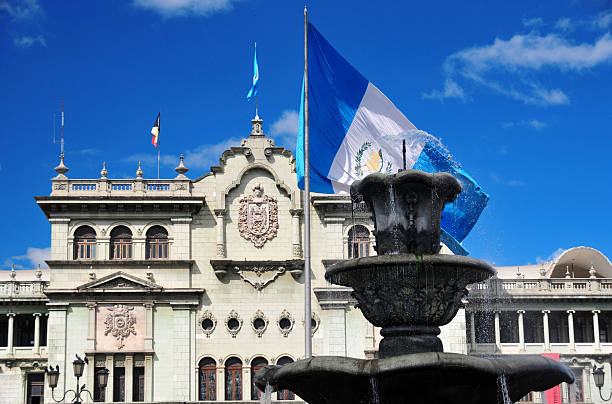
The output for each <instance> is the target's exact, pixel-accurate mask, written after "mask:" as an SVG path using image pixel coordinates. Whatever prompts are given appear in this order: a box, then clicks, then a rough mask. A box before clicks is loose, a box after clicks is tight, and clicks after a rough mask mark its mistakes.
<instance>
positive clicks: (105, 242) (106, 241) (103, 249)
mask: <svg viewBox="0 0 612 404" xmlns="http://www.w3.org/2000/svg"><path fill="white" fill-rule="evenodd" d="M95 257H96V259H97V260H109V259H110V238H108V237H98V239H97V240H96V254H95Z"/></svg>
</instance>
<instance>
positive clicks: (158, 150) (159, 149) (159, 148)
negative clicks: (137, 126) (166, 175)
mask: <svg viewBox="0 0 612 404" xmlns="http://www.w3.org/2000/svg"><path fill="white" fill-rule="evenodd" d="M160 135H161V110H160V111H159V126H158V127H157V179H159V155H160V154H161V146H160V144H159V138H160Z"/></svg>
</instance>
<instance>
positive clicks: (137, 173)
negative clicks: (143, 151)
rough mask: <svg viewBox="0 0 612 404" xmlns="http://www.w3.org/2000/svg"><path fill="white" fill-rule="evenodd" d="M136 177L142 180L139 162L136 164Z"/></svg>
mask: <svg viewBox="0 0 612 404" xmlns="http://www.w3.org/2000/svg"><path fill="white" fill-rule="evenodd" d="M136 177H138V178H142V168H140V161H139V162H138V170H136Z"/></svg>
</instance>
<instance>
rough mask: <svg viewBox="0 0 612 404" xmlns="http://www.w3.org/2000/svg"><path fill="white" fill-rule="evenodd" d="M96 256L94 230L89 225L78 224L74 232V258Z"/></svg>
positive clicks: (82, 258)
mask: <svg viewBox="0 0 612 404" xmlns="http://www.w3.org/2000/svg"><path fill="white" fill-rule="evenodd" d="M94 258H96V231H95V230H94V229H93V228H92V227H90V226H80V227H79V228H78V229H76V231H75V232H74V259H75V260H92V259H94Z"/></svg>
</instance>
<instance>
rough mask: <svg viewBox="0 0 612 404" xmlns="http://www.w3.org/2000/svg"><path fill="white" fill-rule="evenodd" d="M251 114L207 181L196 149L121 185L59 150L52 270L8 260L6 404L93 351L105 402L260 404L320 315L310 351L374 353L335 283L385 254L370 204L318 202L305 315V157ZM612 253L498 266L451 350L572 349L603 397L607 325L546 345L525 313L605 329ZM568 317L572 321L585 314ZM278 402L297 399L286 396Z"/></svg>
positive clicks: (1, 285)
mask: <svg viewBox="0 0 612 404" xmlns="http://www.w3.org/2000/svg"><path fill="white" fill-rule="evenodd" d="M251 125H252V129H251V133H250V135H249V136H248V137H247V138H246V139H244V140H243V141H242V142H241V144H240V145H236V146H235V147H231V148H230V149H228V150H226V151H225V152H223V154H222V155H221V157H220V160H219V164H218V165H217V166H214V167H212V168H211V171H210V172H208V173H206V174H204V175H201V176H199V177H197V178H193V179H190V178H188V177H187V172H188V169H187V167H185V166H184V164H183V161H182V158H181V160H180V163H179V165H178V167H177V168H176V171H177V176H176V177H175V178H174V179H170V180H161V179H159V180H157V179H145V178H144V175H143V172H142V170H141V169H140V167H139V168H138V170H137V172H136V177H135V178H134V179H127V180H126V179H122V180H116V179H110V178H109V177H108V172H107V170H106V167H104V168H103V170H102V171H101V173H100V178H97V179H86V180H79V179H69V178H68V177H67V176H66V173H67V171H68V169H67V167H66V166H65V165H64V162H63V158H62V161H61V163H60V165H59V166H58V167H56V171H57V172H58V175H57V176H56V177H55V178H53V179H52V181H51V183H52V191H51V194H50V195H49V196H39V197H36V201H37V203H38V205H39V206H40V208H41V209H42V211H43V212H44V214H45V215H46V217H47V218H48V220H49V222H50V224H51V259H50V260H49V261H47V263H48V265H49V269H39V270H19V271H0V402H2V403H4V402H6V403H28V404H30V403H39V402H52V399H51V390H50V389H49V388H48V386H47V385H46V381H45V379H44V377H43V376H44V369H45V367H47V366H49V365H52V366H54V367H55V366H56V365H59V367H60V371H61V374H60V379H59V384H58V388H57V389H56V392H55V394H56V398H57V397H58V393H59V391H61V392H63V391H64V389H68V388H73V386H75V383H76V380H75V378H74V375H73V374H72V369H71V363H72V360H73V359H74V355H75V354H79V355H81V356H84V357H85V358H87V362H88V364H87V365H86V367H85V373H84V375H83V379H82V380H81V382H84V383H85V384H86V385H87V387H88V389H90V390H91V391H92V392H93V395H94V397H93V398H94V399H95V400H96V401H106V402H113V401H114V402H117V401H123V402H132V401H134V402H197V401H229V402H233V401H236V402H248V401H251V400H253V401H254V402H256V401H257V400H258V397H259V394H260V392H259V390H257V389H256V388H255V387H254V386H253V385H252V380H251V379H252V374H253V371H254V370H256V369H258V368H259V367H260V366H263V365H266V364H281V365H282V364H286V363H290V362H292V361H294V360H297V359H300V358H302V357H303V352H304V322H305V321H311V322H312V325H313V329H312V341H313V354H314V355H340V356H351V357H357V358H373V357H375V356H376V351H377V346H378V341H379V340H380V335H379V333H378V330H376V329H375V328H374V327H372V326H371V325H370V324H369V323H368V322H367V321H366V320H365V319H364V318H363V316H362V315H361V313H360V311H359V310H358V309H356V308H355V307H354V305H355V303H356V302H355V301H354V300H353V299H352V297H351V296H350V289H349V288H344V287H339V286H334V285H330V284H329V283H327V282H326V281H325V278H324V273H325V268H326V266H328V265H330V264H332V263H334V262H336V261H338V260H342V259H348V258H354V257H357V256H364V255H372V254H374V253H375V252H374V244H375V241H374V237H373V235H372V230H373V226H372V223H371V219H370V214H369V212H368V211H367V210H365V209H363V207H361V206H359V205H357V206H353V205H352V204H351V202H350V200H349V198H348V197H346V196H340V195H335V196H330V195H318V194H314V195H313V196H312V201H311V205H310V206H309V207H308V209H310V212H311V218H312V229H311V237H312V269H313V273H312V301H313V305H312V313H310V315H309V316H305V315H304V312H303V302H304V275H303V263H304V261H303V256H302V249H303V212H304V205H303V200H302V195H301V192H300V191H299V189H298V188H297V186H296V172H295V159H294V156H293V154H292V153H291V152H290V151H288V150H286V149H284V148H283V147H278V146H275V145H274V142H273V140H272V139H270V138H268V137H267V136H265V135H264V133H263V131H262V121H261V120H260V119H259V118H257V117H256V118H255V119H254V120H253V121H252V122H251ZM445 251H446V252H447V253H448V250H446V249H445ZM591 252H592V251H591ZM597 254H599V255H601V254H600V253H598V252H592V255H593V256H598V257H599V255H597ZM587 255H588V254H587ZM604 258H605V257H604ZM604 258H601V259H599V260H591V261H592V264H593V265H594V268H595V269H594V271H595V272H594V274H591V273H590V272H588V270H587V272H586V273H585V272H584V270H583V269H584V267H585V265H586V264H584V262H587V261H588V260H589V259H588V258H585V260H586V261H584V262H583V261H580V262H581V264H578V261H576V259H574V261H575V263H574V267H573V268H574V269H573V271H574V272H572V273H571V274H570V278H565V276H566V275H565V274H563V276H559V273H558V272H559V270H557V269H556V268H558V267H559V268H560V266H559V265H561V266H562V264H563V262H561V263H559V262H555V263H551V264H548V265H549V266H548V267H546V268H547V269H546V271H544V272H542V271H541V270H540V269H537V270H536V269H529V270H527V269H525V267H521V268H520V271H519V272H520V274H521V277H516V276H515V275H514V272H516V271H515V269H514V268H512V269H508V268H500V271H499V276H498V279H496V280H494V281H491V282H490V283H486V284H481V285H476V286H474V287H473V290H472V294H471V295H470V298H469V300H468V301H466V310H467V313H468V316H467V322H466V316H465V311H464V310H460V312H459V314H458V316H457V317H456V318H455V320H454V321H453V322H452V323H451V324H449V325H448V326H446V327H443V329H442V340H443V342H444V345H445V349H446V350H447V351H451V352H458V353H468V352H469V353H470V354H474V355H483V354H491V353H501V354H506V353H512V354H524V353H540V352H547V351H550V352H561V353H562V355H561V360H563V361H567V362H568V363H571V364H572V366H573V367H575V368H577V367H581V369H582V370H583V374H584V378H583V379H582V381H583V384H584V388H583V389H582V390H581V391H583V395H584V397H585V399H587V398H588V399H592V400H593V402H598V401H597V400H595V398H596V395H595V394H594V393H595V390H593V387H592V386H591V385H592V382H591V381H590V379H589V375H588V374H589V373H588V370H587V368H588V366H591V364H592V363H599V364H601V363H604V362H605V363H607V360H605V358H604V356H605V355H606V354H607V353H608V352H610V350H611V349H612V344H610V345H611V346H610V347H609V346H608V345H607V344H608V337H607V334H606V336H605V337H603V338H599V340H598V342H596V341H595V340H594V341H593V342H592V343H590V345H588V346H587V345H582V344H583V342H579V340H578V339H577V338H576V334H571V333H569V331H568V333H567V338H566V339H567V340H568V342H553V340H552V339H551V337H550V335H552V334H551V333H550V332H549V334H548V335H549V337H548V338H549V340H548V341H549V342H548V344H547V343H546V342H545V341H544V340H542V343H539V342H538V343H532V342H531V340H530V339H529V338H531V337H529V338H527V335H530V336H531V334H529V333H530V332H531V331H528V330H529V327H530V324H532V323H531V322H529V321H527V320H526V319H527V318H528V317H529V318H531V317H530V316H531V314H529V315H527V313H528V312H529V313H531V312H532V311H534V310H540V311H542V310H544V311H546V310H551V312H553V311H554V312H555V313H556V312H557V311H561V310H565V311H567V310H576V312H581V313H582V312H583V311H585V310H590V311H591V312H592V314H593V319H595V322H594V323H592V324H598V325H600V328H599V331H600V332H601V330H602V329H603V327H602V326H601V324H602V321H608V320H607V319H608V317H607V316H608V312H610V313H612V311H610V310H611V309H612V308H609V307H608V306H609V305H610V304H612V287H610V288H608V286H607V285H608V283H607V281H606V278H612V267H610V262H609V261H607V258H606V259H604ZM580 265H582V266H580ZM606 265H608V266H606ZM529 268H531V267H529ZM538 268H539V267H538ZM551 268H552V269H551ZM579 268H580V270H578V269H579ZM538 271H539V272H538ZM508 274H511V275H508ZM591 275H592V276H594V277H591ZM582 276H587V278H586V280H585V279H582V278H581V277H582ZM557 277H559V278H560V279H557ZM572 277H573V278H572ZM578 278H580V280H577V279H578ZM534 284H535V285H536V287H533V285H534ZM557 284H562V285H563V287H562V288H560V287H558V285H557ZM583 284H584V285H587V286H586V288H583V287H582V286H576V285H583ZM568 285H569V286H568ZM610 285H612V280H611V281H610ZM491 302H493V303H491ZM491 307H492V308H493V310H489V308H491ZM523 310H524V311H525V312H524V313H522V311H523ZM501 312H503V313H504V314H501ZM506 312H508V313H510V314H512V313H514V314H512V316H514V315H516V318H514V317H512V316H510V314H506ZM595 312H597V316H595V314H594V313H595ZM495 313H497V314H495ZM572 314H573V313H572ZM507 316H510V317H509V318H510V319H509V320H508V321H509V323H507V324H506V323H503V321H506V320H505V318H506V317H507ZM306 317H310V318H306ZM555 318H556V317H555ZM575 318H578V316H576V317H575ZM580 318H582V317H580ZM496 319H497V320H496ZM502 319H503V320H502ZM571 319H572V317H571V316H569V314H568V317H567V321H568V322H567V323H563V324H565V326H566V330H570V329H572V327H576V326H577V324H582V323H581V322H579V321H574V322H573V325H572V322H571ZM488 320H491V321H492V323H491V324H493V326H492V328H491V325H490V324H489V323H487V321H488ZM512 321H514V323H512ZM580 321H582V320H580ZM502 323H503V324H504V325H508V327H500V326H499V324H502ZM466 324H467V328H466ZM496 324H497V326H496ZM512 324H515V325H516V327H514V326H513V325H512ZM606 324H607V323H606ZM611 325H612V324H611ZM487 327H488V328H487ZM513 327H514V328H516V329H517V330H519V329H520V330H522V331H521V333H518V334H517V335H516V338H515V339H516V340H517V341H514V340H513V339H512V338H514V336H515V335H514V334H512V338H510V337H508V338H506V334H507V333H508V332H507V331H508V330H507V328H508V329H511V328H513ZM606 327H607V325H606ZM592 328H593V333H594V334H593V335H599V333H598V332H597V331H596V328H595V325H592ZM485 329H486V330H489V331H490V330H493V331H492V332H489V333H484V334H483V332H484V331H482V330H485ZM605 329H606V330H608V329H609V328H605ZM495 330H497V331H495ZM502 330H503V331H502ZM606 332H607V331H606ZM504 333H506V334H504ZM485 334H486V336H484V335H485ZM536 334H537V332H536ZM541 334H542V335H544V334H543V332H542V333H541ZM491 335H492V336H493V337H491ZM537 335H540V334H537ZM555 335H556V334H555ZM563 335H564V336H565V335H566V334H563ZM570 335H573V337H572V338H573V339H571V338H570ZM581 335H582V334H581ZM555 338H556V337H555ZM563 338H565V337H563ZM563 338H561V339H560V340H559V341H561V340H562V339H563ZM491 341H492V342H491ZM521 341H522V342H521ZM555 341H556V340H555ZM571 341H573V342H571ZM580 341H582V340H580ZM534 344H539V345H534ZM559 344H565V345H563V346H562V345H559ZM584 344H587V343H584ZM102 368H107V369H109V370H110V377H109V382H108V386H107V387H106V388H105V389H104V390H102V389H100V388H98V386H96V382H95V378H94V374H95V371H96V370H98V369H102ZM606 371H607V372H608V374H609V373H610V369H609V367H608V365H607V364H606ZM566 390H567V391H566V393H565V394H566V396H568V395H569V394H570V390H569V389H566ZM564 391H565V390H564ZM573 393H574V394H576V392H573ZM568 397H569V396H568ZM532 398H533V399H534V400H539V399H540V397H539V396H537V397H536V396H534V397H532ZM274 399H277V400H279V401H292V402H293V401H294V400H299V397H295V396H294V395H293V394H292V393H291V392H287V391H284V392H279V393H278V394H276V393H275V394H274ZM87 400H89V401H91V398H87ZM87 400H86V402H87ZM585 402H586V401H585Z"/></svg>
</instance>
